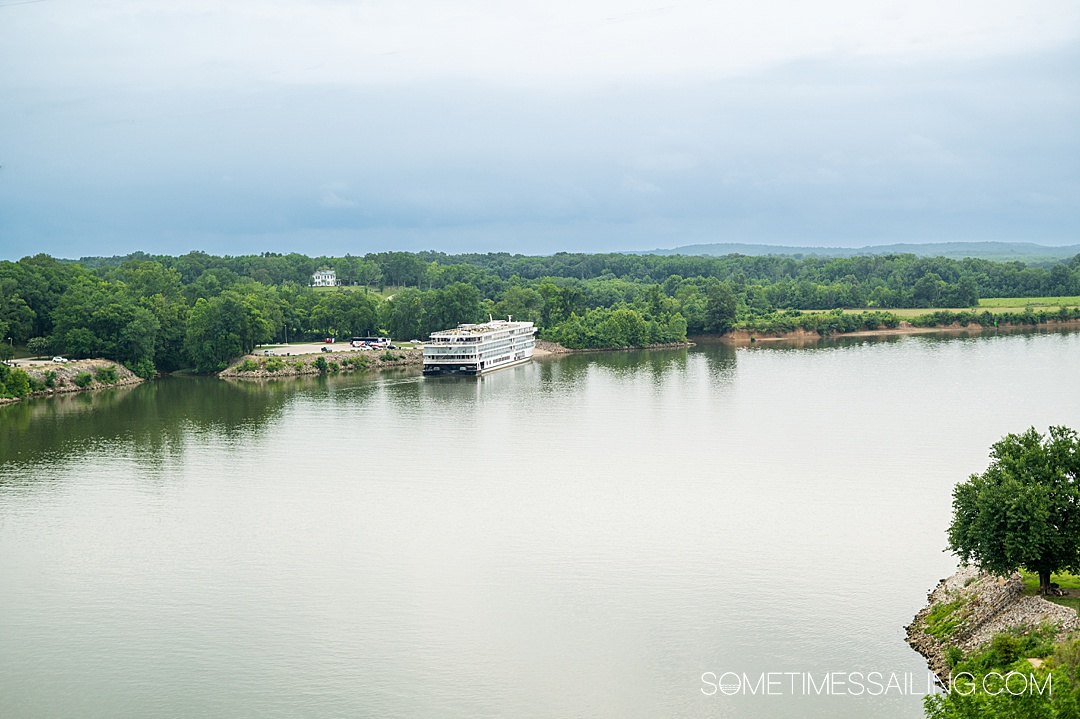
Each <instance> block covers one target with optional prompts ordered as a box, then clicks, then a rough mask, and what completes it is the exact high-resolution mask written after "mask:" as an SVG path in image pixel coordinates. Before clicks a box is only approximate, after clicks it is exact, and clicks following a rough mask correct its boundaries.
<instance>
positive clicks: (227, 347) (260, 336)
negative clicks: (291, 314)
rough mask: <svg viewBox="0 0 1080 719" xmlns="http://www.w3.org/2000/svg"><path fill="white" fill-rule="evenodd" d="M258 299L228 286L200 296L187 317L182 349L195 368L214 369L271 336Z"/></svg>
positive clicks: (217, 369)
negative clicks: (215, 294) (210, 294)
mask: <svg viewBox="0 0 1080 719" xmlns="http://www.w3.org/2000/svg"><path fill="white" fill-rule="evenodd" d="M267 314H268V312H267V310H266V307H265V306H264V303H263V301H262V299H261V298H260V297H258V296H256V295H251V294H249V295H241V294H240V293H238V292H235V291H233V290H229V291H226V292H223V293H222V294H221V295H219V296H217V297H214V298H211V299H209V300H207V299H203V298H200V299H199V300H198V301H197V302H196V303H195V306H194V307H193V308H192V309H191V314H190V316H189V317H188V327H187V336H186V338H185V341H184V346H185V349H186V350H187V352H188V354H189V355H190V356H191V358H192V359H193V360H194V361H195V369H196V370H197V371H199V372H218V371H221V370H223V369H225V367H227V366H228V364H229V362H230V361H231V360H232V359H233V358H235V357H239V356H240V355H242V354H246V353H248V352H250V351H251V350H253V349H254V348H255V346H256V345H258V344H261V343H263V342H266V341H268V340H269V339H270V338H271V337H272V336H273V331H274V324H273V323H272V322H271V321H270V320H268V319H267Z"/></svg>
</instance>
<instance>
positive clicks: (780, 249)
mask: <svg viewBox="0 0 1080 719" xmlns="http://www.w3.org/2000/svg"><path fill="white" fill-rule="evenodd" d="M632 254H635V255H712V256H719V255H732V254H739V255H750V256H754V257H757V256H763V255H790V256H801V257H809V256H814V255H816V256H818V257H854V256H856V255H892V254H902V255H919V256H920V257H949V258H951V259H957V260H959V259H963V258H965V257H978V258H981V259H984V260H995V261H998V262H1004V261H1008V260H1017V261H1019V262H1054V261H1055V260H1063V259H1067V258H1069V257H1072V256H1073V255H1078V254H1080V245H1067V246H1064V247H1049V246H1047V245H1037V244H1035V243H1033V242H927V243H923V244H899V245H869V246H867V247H793V246H785V245H749V244H739V243H733V242H724V243H717V244H708V245H684V246H682V247H673V248H671V249H669V250H664V249H657V250H647V251H644V252H634V253H632Z"/></svg>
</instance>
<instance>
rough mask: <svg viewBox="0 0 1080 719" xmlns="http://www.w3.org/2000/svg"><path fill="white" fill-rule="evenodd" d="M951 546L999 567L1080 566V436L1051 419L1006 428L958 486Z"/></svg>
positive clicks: (1045, 584)
mask: <svg viewBox="0 0 1080 719" xmlns="http://www.w3.org/2000/svg"><path fill="white" fill-rule="evenodd" d="M949 549H950V550H952V551H953V552H954V553H955V554H956V555H957V556H958V557H960V560H961V561H963V562H964V563H968V562H974V563H975V564H977V565H978V566H979V567H981V568H982V569H985V570H987V571H989V572H993V573H995V574H999V575H1005V574H1009V573H1011V572H1014V571H1016V570H1017V569H1020V568H1023V569H1027V570H1028V571H1031V572H1036V573H1038V575H1039V592H1040V593H1042V594H1046V592H1047V590H1048V589H1049V588H1050V574H1051V573H1053V572H1060V571H1062V570H1068V569H1072V570H1077V569H1080V440H1078V439H1077V434H1076V432H1075V431H1074V430H1071V429H1068V428H1066V427H1051V428H1050V432H1049V435H1048V436H1047V437H1045V438H1044V437H1043V435H1040V434H1039V433H1038V432H1036V431H1035V428H1034V427H1032V428H1031V429H1029V430H1027V431H1026V432H1024V433H1023V434H1020V435H1016V434H1009V435H1006V436H1005V437H1004V438H1003V439H1001V440H1000V441H999V442H997V443H995V444H994V445H993V448H992V449H991V451H990V466H989V467H988V468H987V469H986V471H985V472H983V473H982V474H973V475H971V477H970V479H968V481H967V482H965V483H963V484H960V485H957V486H956V488H955V489H954V490H953V520H952V524H951V525H950V527H949Z"/></svg>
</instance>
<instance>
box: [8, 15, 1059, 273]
mask: <svg viewBox="0 0 1080 719" xmlns="http://www.w3.org/2000/svg"><path fill="white" fill-rule="evenodd" d="M153 5H157V4H153ZM1078 40H1080V3H1077V2H1076V1H1075V0H1068V1H1065V0H1027V1H1025V2H998V1H996V0H978V1H970V2H968V1H966V0H965V1H963V2H951V1H949V0H904V1H903V2H873V1H872V0H860V1H850V2H848V1H843V0H817V2H812V3H810V2H806V1H805V0H791V1H785V0H756V1H755V2H715V1H711V2H705V1H697V2H679V1H668V0H655V1H653V2H639V1H638V0H623V1H621V2H609V1H606V0H603V1H597V0H573V1H569V0H545V1H544V2H521V1H518V2H509V1H504V2H478V1H475V0H464V1H460V0H459V1H457V2H446V1H445V0H442V1H438V2H437V1H434V0H432V1H427V0H394V1H393V2H390V1H386V2H383V1H381V0H372V1H366V2H347V1H344V0H342V1H331V0H314V1H309V2H301V1H297V0H280V1H276V0H258V1H257V2H252V1H249V0H232V1H230V2H228V3H222V2H220V0H218V1H215V2H202V1H189V0H173V2H170V3H168V4H167V5H166V4H161V5H160V7H157V6H152V5H151V4H150V3H145V2H140V3H137V2H128V1H126V0H115V1H113V0H38V1H36V2H26V0H0V257H2V258H9V259H11V258H17V257H20V256H23V255H25V254H32V253H35V252H48V253H50V254H54V255H57V256H66V257H78V256H82V255H89V254H115V253H127V252H131V251H133V250H146V251H151V252H170V253H178V252H185V251H187V250H190V249H201V250H206V251H208V252H214V253H229V254H237V253H244V252H261V251H264V250H271V251H292V250H296V251H303V252H307V253H309V254H323V253H326V254H344V253H346V252H351V253H353V254H363V253H364V252H368V251H378V250H385V249H409V250H416V249H429V248H432V249H439V250H443V251H446V252H462V251H487V250H505V251H511V252H527V253H549V252H555V251H559V250H569V251H605V250H631V249H651V248H655V247H673V246H678V245H686V244H692V243H697V242H761V243H765V244H789V245H796V244H797V245H828V246H861V245H866V244H885V243H895V242H932V241H958V240H1017V241H1031V242H1039V243H1043V244H1072V243H1076V242H1080V232H1078V229H1080V42H1078Z"/></svg>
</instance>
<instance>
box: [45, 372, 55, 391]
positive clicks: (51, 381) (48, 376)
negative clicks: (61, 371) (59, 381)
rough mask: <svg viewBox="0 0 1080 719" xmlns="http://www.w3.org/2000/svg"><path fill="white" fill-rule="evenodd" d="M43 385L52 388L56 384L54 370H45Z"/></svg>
mask: <svg viewBox="0 0 1080 719" xmlns="http://www.w3.org/2000/svg"><path fill="white" fill-rule="evenodd" d="M45 386H46V387H48V388H49V389H52V388H53V387H55V386H56V370H53V369H47V370H45Z"/></svg>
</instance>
